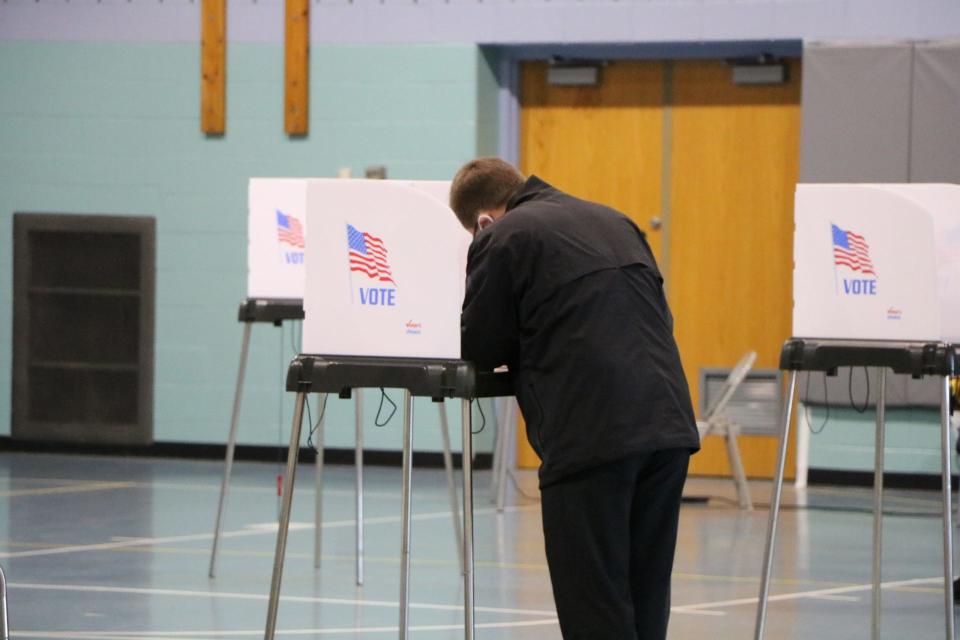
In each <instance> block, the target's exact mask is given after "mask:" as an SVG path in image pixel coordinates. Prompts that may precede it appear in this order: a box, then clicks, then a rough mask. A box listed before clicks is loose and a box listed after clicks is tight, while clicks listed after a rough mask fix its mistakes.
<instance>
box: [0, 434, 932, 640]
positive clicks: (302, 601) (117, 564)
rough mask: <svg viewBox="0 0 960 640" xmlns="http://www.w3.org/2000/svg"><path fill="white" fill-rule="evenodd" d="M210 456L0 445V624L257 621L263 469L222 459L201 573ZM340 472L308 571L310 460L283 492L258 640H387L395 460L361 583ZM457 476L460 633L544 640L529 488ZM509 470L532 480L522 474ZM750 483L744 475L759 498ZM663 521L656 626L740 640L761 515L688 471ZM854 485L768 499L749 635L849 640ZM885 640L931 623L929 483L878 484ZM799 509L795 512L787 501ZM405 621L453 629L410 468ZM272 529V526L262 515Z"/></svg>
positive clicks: (194, 634)
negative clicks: (467, 602)
mask: <svg viewBox="0 0 960 640" xmlns="http://www.w3.org/2000/svg"><path fill="white" fill-rule="evenodd" d="M221 472H222V463H218V462H212V461H202V462H197V461H181V460H169V459H137V458H134V459H123V458H112V457H89V456H59V455H39V454H24V453H5V454H0V492H2V497H3V500H2V501H0V523H2V525H3V529H2V533H0V563H2V565H3V567H4V569H5V570H6V574H7V580H8V589H9V610H10V626H11V637H12V638H14V639H18V638H70V639H74V640H135V639H136V640H146V639H149V640H162V639H170V640H188V639H196V640H210V639H217V640H219V639H228V638H236V639H244V638H259V637H262V635H263V627H264V619H265V612H266V604H267V603H266V594H267V593H268V590H269V581H270V572H271V567H272V559H273V548H274V543H275V528H274V530H273V531H271V529H270V524H271V522H272V521H275V519H276V514H277V508H278V504H277V498H276V485H275V476H276V474H277V473H278V465H276V464H261V463H238V465H237V466H236V467H235V474H234V482H233V488H232V493H231V501H230V504H229V507H228V518H227V522H226V531H227V536H226V539H225V540H224V542H223V547H222V553H221V557H220V563H219V570H218V574H217V577H216V578H215V579H212V580H211V579H209V578H208V577H207V567H208V561H209V552H210V544H211V539H212V528H213V517H214V512H215V508H216V503H217V495H218V491H219V482H220V475H221ZM353 473H354V472H353V468H352V467H340V466H328V467H327V471H326V475H325V478H326V482H327V490H326V491H325V495H324V503H325V504H324V513H325V520H326V522H325V525H324V541H323V545H324V547H323V548H324V552H323V557H322V568H321V569H320V570H319V571H315V570H314V568H313V561H312V549H313V528H312V525H310V524H309V523H311V522H312V520H313V499H312V498H313V494H312V492H313V481H312V480H313V468H312V466H309V465H304V466H302V467H301V471H300V475H299V478H298V485H297V487H298V489H297V492H296V495H295V499H294V517H293V520H294V522H295V523H299V524H296V525H295V526H294V529H293V530H292V531H291V534H290V542H289V546H288V554H287V564H286V569H285V574H284V584H283V594H284V599H283V600H282V602H281V605H280V613H279V624H278V634H277V637H278V638H293V639H300V638H358V637H364V638H367V637H369V638H392V637H396V635H397V604H396V603H397V600H398V584H399V582H398V580H399V578H398V575H399V562H398V554H399V513H400V509H399V506H400V505H399V498H400V487H399V480H400V477H399V476H400V473H399V469H391V468H377V467H370V468H368V469H367V470H366V505H365V506H366V554H365V560H366V583H365V585H364V586H363V587H362V588H358V587H356V585H355V583H354V552H353V545H354V538H353V536H354V523H353V500H354V498H353V496H354V493H353ZM489 478H490V476H489V472H478V473H477V476H476V494H477V504H476V508H477V512H476V513H477V515H476V557H477V575H476V598H477V623H478V624H477V638H478V639H484V638H491V639H492V638H498V639H502V638H517V639H519V638H523V639H525V640H540V639H547V638H559V637H560V633H559V627H558V626H557V624H556V618H555V614H554V611H553V606H552V598H551V593H550V584H549V579H548V575H547V569H546V565H545V561H544V555H543V547H542V539H541V537H540V521H539V519H540V513H539V507H538V504H537V502H536V501H534V500H531V499H529V498H528V497H525V496H524V495H521V494H518V493H516V492H513V493H512V494H511V496H510V500H509V502H510V504H512V505H513V506H511V507H509V508H508V510H507V511H506V512H505V513H503V514H499V515H498V514H497V513H496V511H495V509H493V508H492V506H491V505H490V503H489V500H488V495H489V493H488V484H489ZM519 484H520V486H521V487H523V488H524V490H525V491H526V492H528V493H529V492H532V491H533V487H534V486H535V480H534V478H533V477H532V476H531V475H525V476H522V477H521V478H520V479H519ZM768 489H769V484H766V483H755V484H754V485H753V490H754V494H755V495H754V499H755V500H756V501H757V502H762V503H766V502H767V493H768ZM687 493H688V494H690V495H709V496H713V499H711V501H710V502H709V503H708V504H691V505H686V506H685V507H684V509H683V512H682V516H681V523H680V531H681V534H680V542H679V545H678V549H677V559H676V565H675V579H674V596H673V600H674V608H673V616H672V618H671V628H670V637H671V638H678V639H679V638H691V639H697V640H701V639H703V638H749V637H752V629H753V623H754V615H755V604H756V595H757V586H758V579H757V576H758V575H759V572H760V562H761V554H762V552H763V539H764V533H765V527H766V517H767V512H766V510H765V509H759V510H757V511H755V512H753V513H743V512H741V511H739V510H738V509H737V508H736V505H735V503H734V501H733V498H734V492H733V488H732V485H731V484H730V483H728V482H724V481H718V480H699V479H694V480H691V481H690V482H689V483H688V485H687ZM871 496H872V494H871V493H870V491H869V490H863V489H840V488H823V487H821V488H814V489H810V490H808V491H806V492H804V493H803V494H802V495H799V496H798V495H795V494H794V492H792V491H790V492H789V493H788V494H787V495H786V497H785V501H786V502H787V503H789V505H791V508H789V509H787V510H785V511H784V512H783V516H782V520H781V523H782V526H781V538H780V540H781V543H780V545H779V553H778V561H777V564H776V569H775V577H776V581H775V584H774V587H773V593H774V594H777V597H776V598H775V601H774V602H772V603H771V605H770V610H769V618H768V627H767V629H768V632H767V636H766V637H768V638H776V639H787V638H843V639H845V640H853V639H857V638H868V637H869V630H870V591H869V581H870V540H871V538H870V536H871V531H872V516H871V513H870V504H871ZM887 497H888V500H887V511H888V513H889V515H888V517H887V518H886V520H885V523H886V525H885V531H884V536H885V565H884V571H885V573H884V581H885V584H886V588H885V590H884V591H883V598H884V617H883V624H884V633H883V637H885V638H910V639H911V640H921V639H923V638H942V637H943V628H944V627H943V596H942V582H941V578H940V577H939V576H940V575H941V573H940V572H941V566H942V564H941V554H940V540H941V527H940V520H939V519H938V518H937V517H935V515H936V514H937V512H938V509H939V504H940V503H939V495H938V494H936V493H926V492H904V491H890V492H888V496H887ZM798 502H799V503H802V504H803V505H805V506H800V507H796V505H797V503H798ZM414 513H415V520H414V523H413V569H412V601H413V603H414V605H413V610H412V623H413V629H414V631H413V635H414V636H415V637H419V638H432V639H440V638H444V639H446V638H450V639H452V638H460V637H462V626H461V619H462V618H461V609H460V602H461V600H462V592H461V588H460V584H461V583H460V575H459V572H458V564H457V555H456V550H455V547H454V542H453V530H452V525H451V519H450V512H449V506H448V502H447V494H446V487H445V483H444V476H443V474H442V472H441V471H439V470H432V469H429V470H419V469H418V470H416V472H415V474H414ZM274 527H275V525H274Z"/></svg>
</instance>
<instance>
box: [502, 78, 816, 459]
mask: <svg viewBox="0 0 960 640" xmlns="http://www.w3.org/2000/svg"><path fill="white" fill-rule="evenodd" d="M665 68H667V69H669V70H668V71H665ZM546 69H547V67H546V65H545V64H541V63H527V64H525V65H524V67H523V70H522V95H521V140H520V143H521V145H520V148H521V170H522V171H523V172H524V173H527V174H529V173H535V174H537V175H539V176H540V177H542V178H544V179H545V180H547V181H548V182H551V183H553V184H554V185H555V186H557V187H559V188H561V189H563V190H565V191H567V192H569V193H572V194H574V195H578V196H581V197H584V198H588V199H592V200H596V201H599V202H604V203H606V204H609V205H611V206H613V207H615V208H617V209H620V210H621V211H623V212H624V213H626V214H627V215H629V216H631V217H632V218H633V219H634V220H636V221H637V223H638V224H639V225H640V227H641V228H642V229H644V231H646V232H647V234H648V238H649V240H650V244H651V246H652V247H653V248H654V251H655V253H656V255H657V258H658V260H661V262H662V261H663V260H664V258H663V255H664V252H663V249H664V247H663V245H662V243H663V242H664V241H666V242H668V244H669V246H668V247H666V249H668V250H667V252H666V254H667V256H668V257H667V258H666V259H668V260H669V264H661V267H662V268H663V269H664V271H665V272H668V276H669V278H668V292H669V296H670V300H671V306H672V307H673V311H674V315H675V317H676V320H677V327H676V334H677V341H678V344H679V346H680V350H681V355H682V357H683V360H684V367H685V369H686V372H687V376H688V380H689V382H690V386H691V392H692V394H693V396H694V402H695V404H696V403H697V401H698V394H699V389H698V378H699V371H700V368H701V367H730V366H733V364H734V363H735V362H736V361H737V360H738V359H739V358H740V356H741V355H742V354H743V353H744V352H745V351H747V350H749V349H753V350H755V351H757V352H758V360H757V364H756V366H757V367H771V368H772V367H776V365H777V355H778V353H779V346H780V344H781V343H782V342H783V340H784V339H785V338H786V337H787V336H788V334H789V332H790V308H791V289H790V285H791V269H792V202H793V189H794V185H795V183H796V179H797V173H798V163H799V162H798V161H799V115H800V111H799V78H800V73H799V63H798V62H792V63H791V64H790V78H791V80H790V81H789V82H788V83H787V84H784V85H771V86H762V87H758V86H751V87H745V86H736V85H733V83H732V82H731V79H730V68H729V67H728V66H727V65H726V64H725V63H722V62H713V61H689V62H675V63H671V64H670V66H669V67H665V65H664V64H663V63H658V62H617V63H614V64H612V65H610V66H609V67H607V68H605V69H604V70H603V82H602V84H601V86H599V87H551V86H548V85H547V83H546ZM665 73H667V74H668V77H667V78H665V77H664V74H665ZM665 80H666V82H665ZM665 84H668V85H669V86H670V87H671V90H670V92H669V94H667V95H666V100H668V101H669V105H666V107H665V105H664V100H665V93H664V85H665ZM665 116H666V117H665ZM664 122H668V123H669V126H668V128H667V129H666V131H665V130H664ZM665 135H666V136H667V138H668V141H669V142H668V144H669V148H667V149H664V143H663V139H664V136H665ZM665 162H669V166H668V167H667V169H668V173H667V174H666V180H667V181H668V182H669V194H663V193H662V191H663V188H662V186H661V184H662V182H663V181H664V173H663V171H664V166H663V165H664V163H665ZM663 195H668V196H669V201H670V206H669V209H670V211H669V212H665V213H667V214H668V215H667V217H668V220H665V221H664V222H665V223H666V224H665V228H669V237H667V238H666V239H664V237H662V236H661V234H660V233H658V232H656V231H653V230H652V229H651V226H650V220H651V218H652V217H653V216H655V215H660V214H661V206H662V196H663ZM519 440H520V447H519V456H518V459H519V462H520V464H526V465H527V466H536V465H537V463H538V461H537V459H536V456H535V455H534V454H533V452H532V451H531V450H530V449H529V446H528V445H527V443H526V440H525V437H524V433H523V429H522V422H521V433H520V434H519ZM741 449H742V455H743V459H744V466H745V467H746V469H747V473H748V474H750V475H751V476H758V477H763V476H771V475H772V473H773V465H774V461H775V458H776V439H775V438H770V437H743V438H742V439H741ZM790 461H791V464H790V465H788V470H787V471H788V475H792V474H793V464H792V461H793V455H792V454H791V456H790ZM691 472H692V473H701V474H709V475H725V474H727V473H729V466H728V464H727V458H726V453H725V450H724V449H723V448H722V446H721V442H720V441H719V439H718V438H712V437H711V438H707V439H706V441H705V442H704V449H703V452H702V453H701V454H699V455H698V456H696V457H695V458H694V459H693V463H692V465H691Z"/></svg>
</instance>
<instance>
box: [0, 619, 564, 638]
mask: <svg viewBox="0 0 960 640" xmlns="http://www.w3.org/2000/svg"><path fill="white" fill-rule="evenodd" d="M556 624H557V619H556V618H544V619H543V620H523V621H519V622H481V623H477V624H476V628H477V629H508V628H516V627H543V626H550V625H556ZM461 629H463V625H462V624H424V625H411V626H410V631H418V632H425V631H459V630H461ZM399 631H400V628H399V627H396V626H381V627H341V628H331V629H278V630H277V631H276V635H277V637H293V636H324V635H330V634H334V633H339V634H356V635H361V634H366V633H392V634H396V633H397V632H399ZM11 635H14V636H15V637H17V638H36V639H42V638H49V639H51V640H60V639H61V638H62V639H65V640H209V639H210V638H240V637H244V638H246V637H254V638H256V637H261V636H263V630H262V629H254V630H243V631H142V632H137V631H51V632H45V631H14V632H12V633H11Z"/></svg>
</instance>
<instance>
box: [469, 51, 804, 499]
mask: <svg viewBox="0 0 960 640" xmlns="http://www.w3.org/2000/svg"><path fill="white" fill-rule="evenodd" d="M481 49H482V50H483V51H484V52H485V53H487V54H489V55H490V58H489V59H492V60H496V61H497V62H496V64H497V69H496V70H495V73H496V78H497V87H498V89H497V92H498V95H497V106H498V113H497V155H498V156H499V157H501V158H502V159H504V160H506V161H507V162H510V163H511V164H513V165H514V166H519V164H520V82H521V76H520V70H521V64H522V63H524V62H529V61H537V60H540V61H544V60H546V61H550V60H557V59H563V60H584V61H604V60H664V61H668V60H685V59H686V60H689V59H712V60H716V59H727V60H730V59H738V58H743V59H756V58H757V57H758V56H760V55H764V54H766V55H774V56H778V57H784V58H802V57H803V41H802V40H756V41H740V42H672V43H670V42H668V43H654V42H647V43H629V44H615V45H609V44H589V43H587V44H556V45H503V46H482V47H481ZM801 109H802V105H801ZM801 413H802V412H801ZM796 437H797V441H796V471H795V474H796V475H795V479H794V484H795V486H796V487H797V488H803V487H806V485H807V470H808V466H809V438H810V435H809V433H808V431H807V430H806V429H802V428H798V429H797V436H796Z"/></svg>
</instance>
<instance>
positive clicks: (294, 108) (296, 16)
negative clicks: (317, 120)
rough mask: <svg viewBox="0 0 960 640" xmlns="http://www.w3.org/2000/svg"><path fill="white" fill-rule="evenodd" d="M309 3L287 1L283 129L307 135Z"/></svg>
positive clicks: (291, 132) (307, 0) (308, 1)
mask: <svg viewBox="0 0 960 640" xmlns="http://www.w3.org/2000/svg"><path fill="white" fill-rule="evenodd" d="M309 94H310V0H286V32H285V37H284V105H283V129H284V131H285V132H286V133H287V134H288V135H297V136H304V135H306V134H307V130H308V127H309V116H310V102H309V99H310V97H309Z"/></svg>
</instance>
